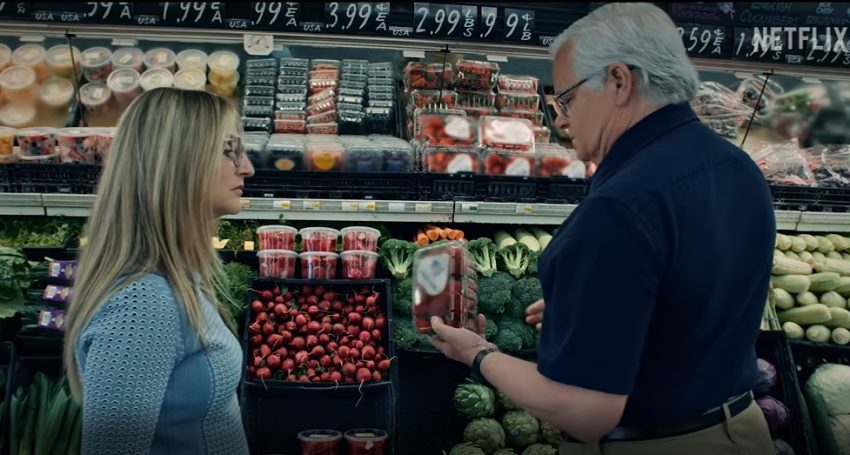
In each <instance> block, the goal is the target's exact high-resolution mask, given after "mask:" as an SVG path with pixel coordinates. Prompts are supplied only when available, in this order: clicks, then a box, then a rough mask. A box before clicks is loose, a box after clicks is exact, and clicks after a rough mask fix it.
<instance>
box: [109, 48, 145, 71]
mask: <svg viewBox="0 0 850 455" xmlns="http://www.w3.org/2000/svg"><path fill="white" fill-rule="evenodd" d="M112 67H113V68H115V69H119V68H132V69H134V70H136V72H137V73H142V72H143V71H144V70H145V53H144V52H142V50H141V49H139V48H138V47H122V48H120V49H117V50H116V51H115V52H113V53H112Z"/></svg>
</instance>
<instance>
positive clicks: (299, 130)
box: [274, 119, 307, 134]
mask: <svg viewBox="0 0 850 455" xmlns="http://www.w3.org/2000/svg"><path fill="white" fill-rule="evenodd" d="M306 128H307V122H306V121H304V120H289V119H275V121H274V132H275V133H278V134H304V132H305V131H306Z"/></svg>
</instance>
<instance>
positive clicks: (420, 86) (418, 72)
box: [402, 62, 457, 137]
mask: <svg viewBox="0 0 850 455" xmlns="http://www.w3.org/2000/svg"><path fill="white" fill-rule="evenodd" d="M402 81H404V96H405V98H407V100H408V103H407V135H408V136H409V137H413V135H414V133H415V129H416V125H415V123H416V112H417V111H418V110H419V109H451V108H454V107H455V105H456V103H457V93H456V92H454V91H453V90H452V89H453V88H454V82H455V74H454V72H453V67H452V65H451V63H445V64H443V63H422V62H410V63H408V64H407V66H405V67H404V77H403V78H402Z"/></svg>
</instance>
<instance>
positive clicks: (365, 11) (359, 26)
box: [325, 2, 390, 35]
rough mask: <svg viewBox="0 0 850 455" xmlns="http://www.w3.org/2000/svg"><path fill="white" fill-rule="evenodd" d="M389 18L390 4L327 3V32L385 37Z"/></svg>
mask: <svg viewBox="0 0 850 455" xmlns="http://www.w3.org/2000/svg"><path fill="white" fill-rule="evenodd" d="M389 16H390V4H389V2H380V3H375V2H357V3H353V2H329V3H325V30H326V31H329V32H334V33H365V34H370V35H385V34H387V33H388V32H389V31H388V28H387V27H388V24H387V22H388V20H389Z"/></svg>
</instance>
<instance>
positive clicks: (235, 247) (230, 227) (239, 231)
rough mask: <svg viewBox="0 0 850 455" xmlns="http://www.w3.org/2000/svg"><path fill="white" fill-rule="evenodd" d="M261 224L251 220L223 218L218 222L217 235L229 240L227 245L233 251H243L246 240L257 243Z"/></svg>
mask: <svg viewBox="0 0 850 455" xmlns="http://www.w3.org/2000/svg"><path fill="white" fill-rule="evenodd" d="M258 227H259V224H258V223H257V222H256V221H251V220H238V221H237V220H222V221H220V222H219V223H218V233H217V234H216V237H218V238H219V239H221V240H227V241H228V242H227V245H226V247H227V248H228V249H229V250H231V251H242V250H244V249H245V242H254V244H256V243H257V228H258Z"/></svg>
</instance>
